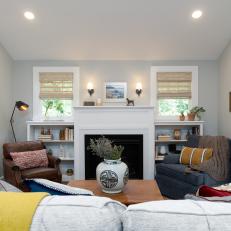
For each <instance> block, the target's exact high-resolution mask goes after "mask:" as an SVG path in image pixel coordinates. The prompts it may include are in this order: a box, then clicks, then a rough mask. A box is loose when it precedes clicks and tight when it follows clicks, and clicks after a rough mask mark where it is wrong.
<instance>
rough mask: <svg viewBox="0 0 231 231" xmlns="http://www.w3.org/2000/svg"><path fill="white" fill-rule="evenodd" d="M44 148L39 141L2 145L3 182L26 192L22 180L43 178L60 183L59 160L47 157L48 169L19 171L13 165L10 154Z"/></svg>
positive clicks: (26, 189)
mask: <svg viewBox="0 0 231 231" xmlns="http://www.w3.org/2000/svg"><path fill="white" fill-rule="evenodd" d="M44 148H45V146H44V144H43V143H42V142H40V141H26V142H18V143H7V144H4V145H3V156H4V158H3V169H4V178H5V180H6V181H8V182H9V183H11V184H12V185H14V186H16V187H18V188H20V189H21V190H23V191H28V188H27V187H26V185H25V184H24V183H23V180H24V179H31V178H43V179H48V180H52V181H56V182H61V180H62V174H61V172H60V169H59V164H60V159H58V158H56V157H54V156H51V155H47V157H48V162H49V164H48V167H39V168H31V169H25V170H20V169H19V167H18V166H17V165H15V164H14V162H13V160H12V158H11V156H10V153H11V152H25V151H35V150H41V149H44Z"/></svg>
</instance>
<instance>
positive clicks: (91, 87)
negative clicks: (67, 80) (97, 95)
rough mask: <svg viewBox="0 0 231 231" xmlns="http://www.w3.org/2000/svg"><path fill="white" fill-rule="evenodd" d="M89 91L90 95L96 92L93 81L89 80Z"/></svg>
mask: <svg viewBox="0 0 231 231" xmlns="http://www.w3.org/2000/svg"><path fill="white" fill-rule="evenodd" d="M87 91H88V93H89V95H90V96H91V95H92V94H93V93H94V92H95V91H94V87H93V83H92V82H89V83H88V84H87Z"/></svg>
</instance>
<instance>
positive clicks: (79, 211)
mask: <svg viewBox="0 0 231 231" xmlns="http://www.w3.org/2000/svg"><path fill="white" fill-rule="evenodd" d="M125 210H126V206H124V205H122V204H121V203H119V202H117V201H113V200H111V199H109V198H106V197H96V196H90V197H89V196H77V197H75V196H48V197H46V198H44V199H43V200H42V201H41V203H40V205H39V206H38V208H37V210H36V212H35V214H34V217H33V221H32V224H31V228H30V231H54V230H62V231H70V230H75V231H99V230H100V231H109V230H113V231H121V230H122V223H121V219H120V217H121V215H122V213H123V212H124V211H125Z"/></svg>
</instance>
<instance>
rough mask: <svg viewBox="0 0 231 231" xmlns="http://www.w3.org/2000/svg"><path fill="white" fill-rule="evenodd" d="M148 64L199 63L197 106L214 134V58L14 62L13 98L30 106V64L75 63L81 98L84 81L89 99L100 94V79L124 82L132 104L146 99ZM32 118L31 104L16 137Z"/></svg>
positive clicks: (18, 123) (19, 121) (20, 136)
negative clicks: (91, 85)
mask: <svg viewBox="0 0 231 231" xmlns="http://www.w3.org/2000/svg"><path fill="white" fill-rule="evenodd" d="M152 65H198V66H199V105H201V106H204V107H205V108H206V110H207V111H206V113H205V114H204V118H203V119H204V120H205V121H206V124H205V132H206V133H207V134H211V135H216V134H217V103H218V102H217V98H218V89H217V84H218V63H217V62H216V61H15V62H14V71H13V96H14V100H15V101H16V100H22V101H25V102H27V103H28V104H29V105H31V106H32V93H33V89H32V79H33V73H32V71H33V66H79V67H80V76H81V80H80V91H81V101H83V100H86V99H89V96H88V94H87V91H86V85H87V82H88V81H92V82H93V83H94V86H95V94H94V95H93V98H97V97H100V98H101V97H102V92H103V91H102V89H103V87H102V86H103V82H104V81H126V82H128V96H129V97H130V98H133V99H135V102H136V105H142V104H146V105H147V104H149V102H150V98H149V95H150V86H149V79H150V68H151V66H152ZM137 81H141V82H142V84H143V94H142V95H141V97H140V98H138V97H137V96H136V94H135V84H136V82H137ZM31 119H32V107H31V108H30V110H29V111H28V112H26V113H20V115H18V116H17V118H15V130H16V135H17V138H18V140H25V139H26V123H25V121H26V120H31Z"/></svg>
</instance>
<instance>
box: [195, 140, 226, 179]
mask: <svg viewBox="0 0 231 231" xmlns="http://www.w3.org/2000/svg"><path fill="white" fill-rule="evenodd" d="M199 148H212V149H213V156H212V157H211V159H209V160H207V161H204V162H203V163H202V164H200V165H193V166H191V168H192V169H196V170H198V171H203V172H206V173H207V174H208V175H209V176H210V177H212V178H214V179H215V180H217V181H223V180H226V179H227V178H228V175H229V143H228V140H227V138H226V137H224V136H201V137H200V140H199Z"/></svg>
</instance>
